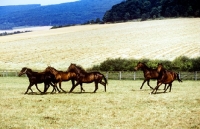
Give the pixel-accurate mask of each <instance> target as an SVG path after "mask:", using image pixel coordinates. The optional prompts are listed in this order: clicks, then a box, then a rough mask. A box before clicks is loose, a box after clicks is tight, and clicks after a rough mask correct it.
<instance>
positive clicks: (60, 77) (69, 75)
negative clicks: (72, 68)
mask: <svg viewBox="0 0 200 129" xmlns="http://www.w3.org/2000/svg"><path fill="white" fill-rule="evenodd" d="M45 71H46V72H51V73H52V74H53V75H54V76H55V79H56V83H55V85H56V87H57V83H59V88H60V89H61V90H62V91H63V92H66V91H65V90H63V89H62V88H61V82H62V81H69V80H71V82H72V87H73V86H74V85H75V80H76V73H74V72H63V71H58V70H56V69H55V68H53V67H50V66H48V67H47V68H46V70H45ZM82 91H85V90H84V89H83V87H82V85H81V92H82Z"/></svg>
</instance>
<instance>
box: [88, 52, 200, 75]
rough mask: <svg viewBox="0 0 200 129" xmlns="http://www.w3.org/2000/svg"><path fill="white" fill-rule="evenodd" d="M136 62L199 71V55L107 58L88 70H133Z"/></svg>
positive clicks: (153, 66) (172, 68)
mask: <svg viewBox="0 0 200 129" xmlns="http://www.w3.org/2000/svg"><path fill="white" fill-rule="evenodd" d="M138 62H144V63H146V65H147V66H148V67H151V68H157V64H158V63H162V64H163V66H164V67H165V68H166V69H168V70H175V71H190V72H191V71H200V57H197V58H188V57H186V56H180V57H177V58H175V59H174V60H173V61H169V60H150V59H122V58H117V59H107V60H105V61H103V62H102V63H100V64H99V65H94V66H93V67H91V68H89V69H88V70H89V71H94V70H98V71H134V68H135V67H136V66H137V63H138Z"/></svg>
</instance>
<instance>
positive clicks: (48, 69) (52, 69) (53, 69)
mask: <svg viewBox="0 0 200 129" xmlns="http://www.w3.org/2000/svg"><path fill="white" fill-rule="evenodd" d="M45 72H50V73H52V74H56V73H57V70H56V69H55V68H53V67H51V66H48V67H47V68H46V69H45Z"/></svg>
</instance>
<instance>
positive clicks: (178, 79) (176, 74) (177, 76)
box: [176, 73, 182, 82]
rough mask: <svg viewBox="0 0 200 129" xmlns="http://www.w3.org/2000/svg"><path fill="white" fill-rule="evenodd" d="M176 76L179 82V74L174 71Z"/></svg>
mask: <svg viewBox="0 0 200 129" xmlns="http://www.w3.org/2000/svg"><path fill="white" fill-rule="evenodd" d="M176 76H177V80H178V81H179V82H182V80H181V79H180V77H179V74H178V73H176Z"/></svg>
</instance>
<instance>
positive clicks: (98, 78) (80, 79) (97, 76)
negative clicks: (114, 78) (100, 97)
mask: <svg viewBox="0 0 200 129" xmlns="http://www.w3.org/2000/svg"><path fill="white" fill-rule="evenodd" d="M67 71H68V72H75V73H76V75H77V76H76V81H77V83H76V85H74V86H73V87H72V88H71V90H70V92H72V91H73V90H74V88H75V87H76V86H77V85H78V84H80V85H82V83H92V82H94V83H95V90H94V93H95V92H96V91H97V89H98V83H100V84H102V85H103V86H104V88H105V92H106V84H107V83H108V82H107V79H106V78H105V76H104V75H103V74H101V73H100V72H86V71H85V70H84V69H83V68H82V67H81V66H77V65H76V64H71V65H70V66H69V68H68V70H67ZM103 79H104V81H105V82H103V81H102V80H103Z"/></svg>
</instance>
